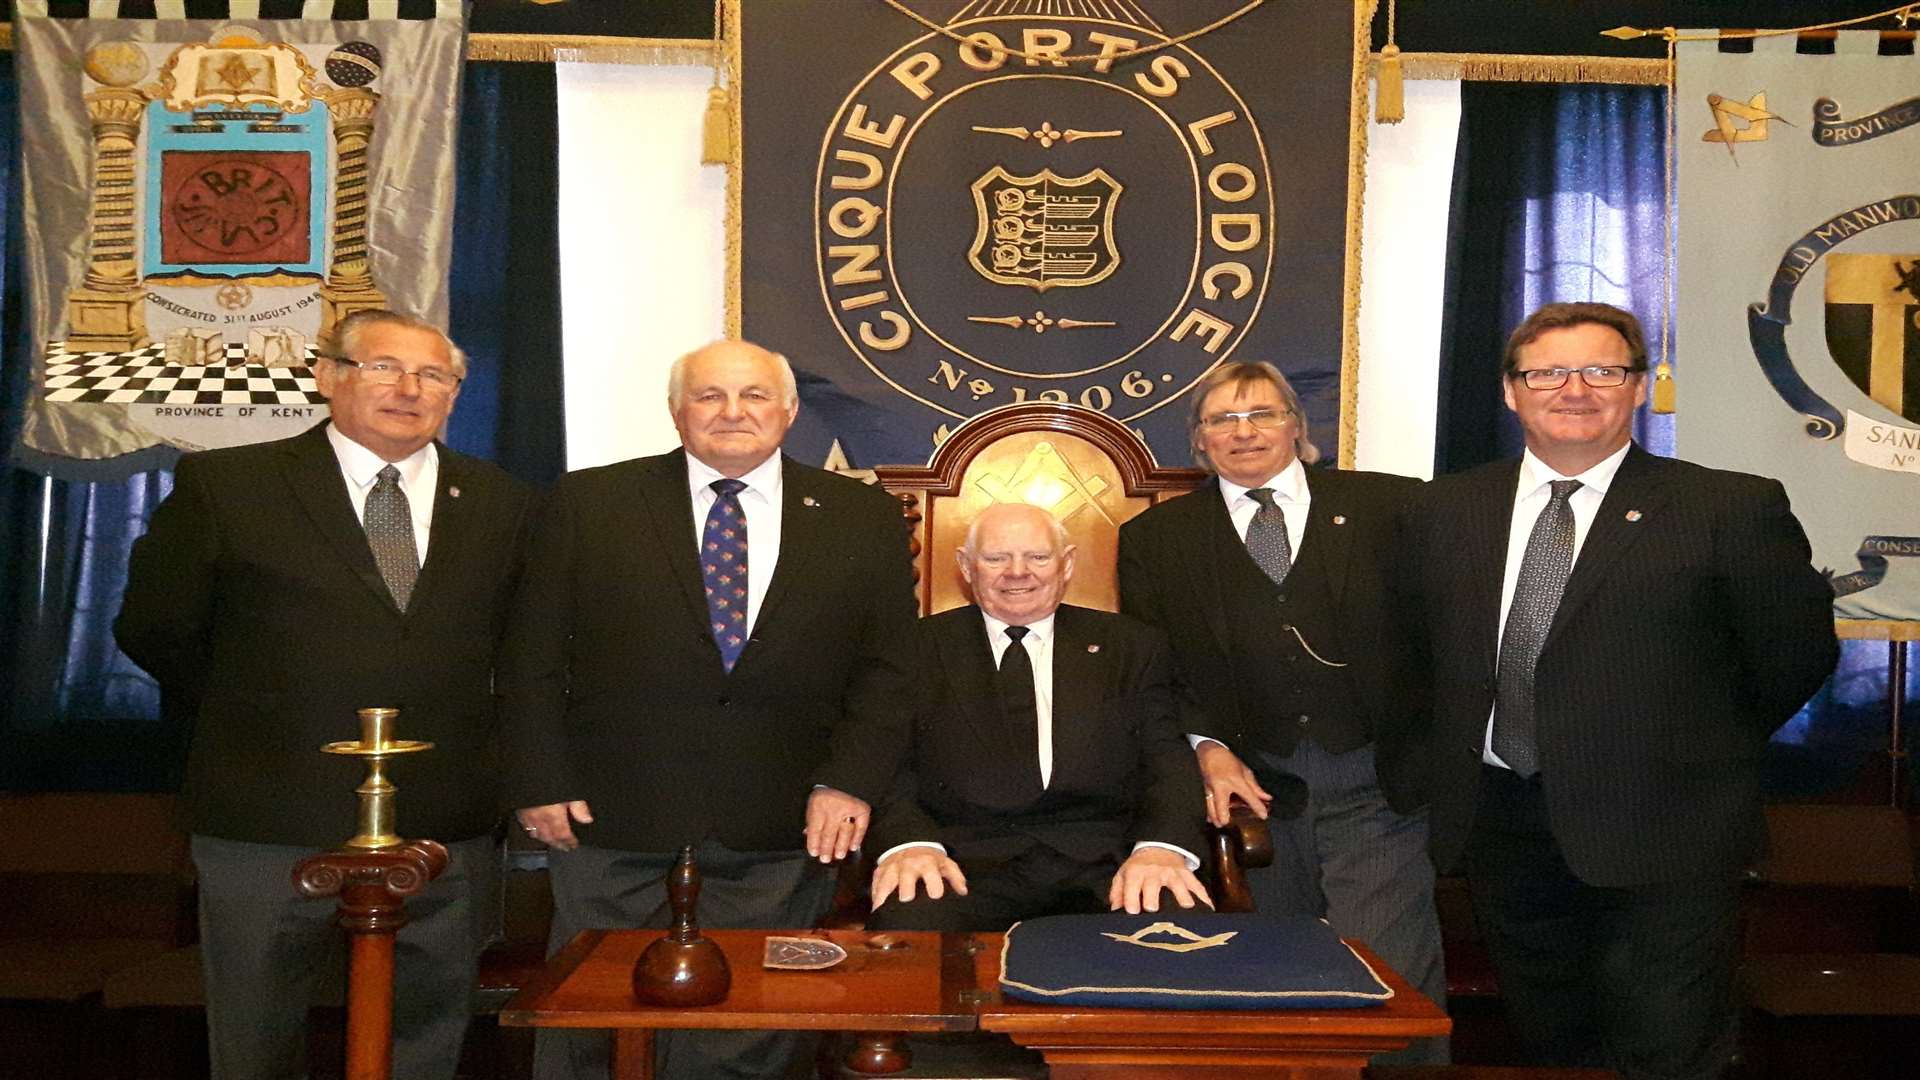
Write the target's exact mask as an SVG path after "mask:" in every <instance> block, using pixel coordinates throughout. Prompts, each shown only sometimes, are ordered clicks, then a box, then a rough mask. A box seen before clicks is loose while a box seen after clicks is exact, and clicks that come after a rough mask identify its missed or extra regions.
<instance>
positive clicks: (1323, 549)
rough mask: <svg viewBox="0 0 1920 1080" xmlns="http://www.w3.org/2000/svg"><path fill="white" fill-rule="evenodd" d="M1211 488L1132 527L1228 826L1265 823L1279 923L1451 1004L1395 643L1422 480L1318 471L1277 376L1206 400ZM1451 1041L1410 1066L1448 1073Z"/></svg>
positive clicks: (1202, 415) (1127, 560)
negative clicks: (1365, 957) (1309, 926)
mask: <svg viewBox="0 0 1920 1080" xmlns="http://www.w3.org/2000/svg"><path fill="white" fill-rule="evenodd" d="M1191 400H1192V402H1193V412H1192V419H1191V432H1192V439H1193V454H1194V460H1195V461H1196V462H1198V463H1199V464H1200V465H1201V466H1202V467H1204V468H1206V469H1207V470H1208V471H1209V472H1212V473H1213V474H1214V480H1213V482H1211V483H1209V484H1207V485H1205V486H1204V487H1202V488H1200V489H1199V490H1197V491H1194V492H1192V493H1190V494H1188V495H1184V496H1181V497H1180V498H1177V499H1171V500H1168V501H1166V502H1163V503H1160V504H1159V505H1157V506H1154V507H1152V508H1150V509H1148V510H1147V511H1146V512H1144V513H1142V514H1141V515H1140V516H1138V517H1136V518H1134V519H1133V520H1132V521H1130V522H1128V523H1127V524H1125V525H1123V526H1122V527H1121V529H1120V601H1121V610H1123V611H1126V612H1127V613H1129V614H1131V615H1135V616H1137V617H1139V618H1140V619H1142V620H1144V621H1146V622H1148V623H1151V624H1153V625H1155V626H1157V627H1159V628H1160V629H1161V630H1162V631H1164V632H1165V633H1166V635H1167V638H1168V639H1169V640H1170V641H1172V642H1173V650H1174V680H1175V685H1176V689H1177V692H1178V694H1179V697H1180V704H1181V707H1182V717H1181V720H1182V723H1183V725H1184V728H1185V730H1186V731H1187V732H1188V733H1189V734H1188V738H1189V739H1190V740H1191V741H1192V743H1193V745H1194V749H1195V754H1196V755H1197V756H1198V758H1199V765H1200V772H1201V774H1202V775H1203V776H1204V777H1205V778H1206V785H1207V807H1208V816H1209V818H1210V820H1212V821H1213V823H1214V824H1216V825H1224V824H1225V823H1226V822H1227V819H1228V814H1229V810H1230V807H1229V803H1230V802H1231V801H1232V800H1234V799H1239V800H1240V801H1242V802H1244V803H1246V804H1247V805H1248V806H1249V807H1251V808H1252V809H1253V812H1254V813H1255V814H1258V815H1259V816H1261V817H1263V818H1267V819H1268V822H1269V825H1270V826H1271V827H1272V831H1273V845H1274V861H1273V865H1272V866H1271V867H1268V868H1264V869H1257V870H1251V871H1249V872H1248V874H1247V878H1248V883H1249V885H1250V886H1251V887H1252V890H1253V894H1254V902H1255V904H1256V905H1258V906H1259V908H1260V909H1261V910H1262V911H1271V912H1275V913H1279V914H1304V915H1311V916H1316V917H1322V918H1325V919H1326V920H1327V921H1328V922H1329V923H1331V924H1332V926H1333V928H1334V929H1335V930H1336V931H1338V932H1339V933H1340V934H1341V936H1343V937H1353V938H1359V939H1361V940H1364V941H1365V942H1367V944H1368V945H1369V946H1370V947H1372V948H1373V950H1374V951H1375V952H1377V953H1379V954H1380V956H1381V958H1382V959H1384V960H1386V961H1387V963H1388V964H1390V965H1392V966H1393V968H1394V969H1395V970H1397V971H1399V972H1400V973H1401V974H1403V975H1405V976H1406V978H1407V981H1408V982H1411V983H1412V984H1413V985H1414V986H1415V987H1417V988H1419V990H1420V991H1421V992H1422V993H1424V994H1426V995H1428V996H1429V997H1431V998H1433V999H1434V1000H1435V1001H1436V1002H1440V1003H1442V1004H1444V998H1445V977H1444V973H1443V972H1442V970H1441V961H1440V927H1439V920H1438V917H1437V916H1436V914H1435V912H1434V905H1433V867H1432V865H1431V864H1430V862H1429V861H1428V859H1427V854H1426V844H1427V812H1426V809H1425V804H1426V795H1425V793H1424V791H1423V790H1422V784H1421V775H1422V769H1423V764H1424V763H1423V761H1422V760H1421V759H1422V756H1423V749H1422V748H1421V747H1420V745H1419V744H1418V741H1417V732H1418V730H1419V725H1418V717H1417V715H1416V709H1415V707H1414V703H1413V702H1412V701H1411V700H1410V695H1409V694H1408V692H1407V691H1408V684H1409V678H1410V673H1409V671H1408V666H1409V662H1410V657H1409V656H1408V655H1407V654H1406V651H1405V649H1404V648H1403V646H1402V643H1401V642H1400V640H1399V636H1398V634H1397V633H1396V630H1395V627H1396V624H1397V623H1398V621H1399V618H1400V616H1399V614H1398V612H1396V611H1395V606H1394V604H1393V602H1392V597H1393V595H1394V592H1395V590H1394V589H1393V587H1392V582H1393V578H1394V575H1395V574H1396V573H1397V571H1398V569H1399V562H1400V558H1399V552H1398V546H1397V545H1398V542H1397V536H1398V529H1399V527H1400V518H1401V514H1402V512H1403V509H1404V507H1405V506H1406V504H1407V502H1408V500H1409V499H1410V497H1411V496H1412V494H1413V492H1414V491H1416V490H1418V488H1419V487H1420V484H1419V481H1416V480H1412V479H1409V478H1407V477H1402V476H1390V475H1387V474H1384V473H1370V472H1354V471H1343V470H1335V469H1307V468H1305V467H1304V466H1305V465H1308V464H1311V463H1312V462H1314V461H1316V460H1318V458H1319V456H1320V455H1319V451H1318V450H1317V449H1316V448H1315V447H1314V445H1313V443H1312V441H1311V440H1310V439H1309V438H1308V436H1307V418H1306V416H1305V415H1303V414H1302V413H1301V411H1300V402H1299V399H1298V397H1297V396H1296V395H1295V394H1294V391H1293V387H1291V386H1289V385H1288V384H1287V380H1286V378H1285V377H1284V376H1282V375H1281V374H1280V372H1279V370H1278V369H1276V368H1275V367H1274V366H1273V365H1271V364H1266V363H1228V364H1222V365H1220V366H1219V367H1217V368H1215V369H1214V370H1213V371H1212V372H1210V373H1208V375H1207V376H1206V377H1205V378H1204V379H1202V380H1201V381H1200V383H1199V385H1197V386H1195V387H1194V389H1193V391H1192V394H1191ZM1446 1055H1447V1048H1446V1043H1445V1040H1440V1039H1435V1040H1425V1041H1424V1042H1422V1043H1416V1044H1415V1045H1414V1046H1413V1047H1412V1048H1410V1049H1409V1051H1407V1052H1405V1053H1404V1054H1403V1055H1399V1056H1397V1060H1404V1061H1410V1062H1411V1061H1444V1060H1445V1058H1446Z"/></svg>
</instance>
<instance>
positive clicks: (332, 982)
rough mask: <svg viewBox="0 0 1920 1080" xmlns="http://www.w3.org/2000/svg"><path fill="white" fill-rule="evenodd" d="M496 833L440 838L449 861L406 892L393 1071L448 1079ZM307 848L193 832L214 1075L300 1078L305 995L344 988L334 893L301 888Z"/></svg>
mask: <svg viewBox="0 0 1920 1080" xmlns="http://www.w3.org/2000/svg"><path fill="white" fill-rule="evenodd" d="M495 850H496V849H495V845H494V841H493V838H492V837H491V836H482V837H477V838H475V839H472V840H463V841H460V842H458V843H452V844H448V845H447V853H448V855H450V856H451V858H450V859H449V861H448V864H447V868H446V870H445V871H444V872H442V873H441V875H440V876H439V877H437V878H435V879H434V880H433V881H432V882H430V883H429V884H428V885H427V887H426V889H425V890H424V891H423V892H421V893H420V894H419V895H418V896H413V897H409V898H408V900H407V916H408V919H409V921H408V923H407V925H406V926H404V927H401V929H400V932H399V934H398V935H396V937H395V938H394V977H393V983H394V985H393V1075H394V1076H396V1077H405V1078H406V1080H452V1078H453V1075H454V1072H455V1069H456V1067H457V1066H458V1065H459V1062H460V1044H461V1041H462V1040H463V1039H464V1038H465V1036H466V1032H467V1018H468V1017H469V1016H470V1015H471V1014H472V1009H471V999H472V995H473V985H474V979H475V975H476V972H477V970H478V966H479V958H480V950H481V949H482V948H484V947H485V946H486V942H487V938H488V936H489V935H490V934H491V933H492V930H493V926H494V923H495V921H496V920H494V919H493V918H492V917H491V913H492V912H493V911H494V904H495V903H496V899H497V897H496V893H497V884H496V883H497V882H498V880H499V867H498V861H497V857H496V854H495ZM312 854H314V851H313V850H312V849H310V848H302V847H286V846H282V845H279V844H250V843H245V842H242V841H238V840H220V839H216V838H214V837H211V836H195V837H193V866H194V871H195V873H196V874H197V875H198V878H199V888H200V960H201V966H202V969H203V973H204V975H205V978H206V997H207V1046H208V1052H209V1056H210V1058H211V1061H212V1067H213V1068H212V1071H213V1077H214V1080H304V1078H305V1077H306V1076H307V1038H306V1032H307V1007H308V1005H309V1004H310V1003H313V1002H317V1001H328V1000H340V999H341V997H342V995H341V992H340V989H339V987H340V982H339V980H340V979H341V978H342V977H343V976H344V973H345V971H346V964H345V956H346V935H345V933H344V932H343V931H341V930H340V929H339V928H338V927H336V926H334V925H333V914H334V912H335V911H336V910H338V907H339V899H338V898H337V897H321V898H315V899H308V898H306V897H302V896H300V895H299V894H298V893H297V892H295V891H294V887H293V867H294V864H295V863H298V862H299V861H300V860H301V859H303V858H306V857H307V856H308V855H312Z"/></svg>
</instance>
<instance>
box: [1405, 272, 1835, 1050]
mask: <svg viewBox="0 0 1920 1080" xmlns="http://www.w3.org/2000/svg"><path fill="white" fill-rule="evenodd" d="M1502 367H1503V374H1504V382H1505V393H1506V401H1507V406H1508V407H1509V408H1511V409H1512V410H1513V411H1514V412H1515V413H1516V414H1517V415H1518V416H1519V419H1520V424H1521V427H1522V428H1523V429H1524V432H1525V435H1526V452H1525V455H1524V456H1523V457H1522V458H1521V459H1520V460H1509V461H1503V462H1497V463H1494V464H1492V465H1487V466H1483V467H1481V468H1478V469H1474V470H1471V471H1469V472H1466V473H1462V474H1459V475H1457V476H1451V477H1446V478H1444V479H1441V480H1436V481H1434V482H1433V484H1431V485H1430V486H1429V487H1428V488H1426V489H1425V491H1424V492H1423V493H1422V497H1421V498H1420V500H1419V503H1418V506H1417V508H1416V511H1415V513H1414V515H1413V518H1412V526H1411V544H1412V550H1411V555H1412V559H1413V561H1412V566H1413V570H1414V584H1415V586H1416V592H1417V593H1418V598H1417V617H1418V623H1419V626H1420V628H1421V630H1422V631H1423V636H1424V638H1425V642H1426V649H1427V651H1428V652H1429V653H1430V654H1431V691H1432V743H1433V753H1432V759H1433V787H1432V791H1433V793H1434V832H1433V850H1434V858H1435V860H1436V861H1437V862H1438V863H1439V864H1440V866H1441V868H1442V869H1451V868H1454V867H1456V866H1457V867H1460V868H1462V869H1464V871H1465V873H1466V875H1467V879H1468V884H1469V887H1470V891H1471V894H1472V896H1473V901H1474V907H1475V911H1476V914H1477V915H1478V918H1479V924H1480V928H1481V930H1482V932H1483V933H1484V934H1485V935H1486V938H1487V943H1488V947H1489V949H1490V951H1491V952H1492V955H1493V960H1494V963H1495V965H1496V967H1497V968H1498V971H1499V976H1500V990H1501V996H1502V998H1503V999H1504V1000H1505V1002H1506V1006H1507V1009H1508V1011H1509V1014H1510V1015H1511V1017H1512V1018H1513V1021H1514V1022H1513V1024H1512V1028H1513V1031H1514V1033H1515V1035H1516V1036H1517V1037H1518V1038H1519V1039H1520V1040H1521V1041H1522V1042H1523V1043H1524V1044H1525V1045H1526V1046H1527V1048H1528V1049H1529V1050H1530V1051H1531V1053H1532V1055H1533V1056H1534V1057H1535V1058H1536V1059H1537V1060H1538V1061H1539V1062H1540V1063H1541V1064H1548V1065H1567V1066H1573V1065H1602V1064H1604V1065H1606V1066H1608V1067H1611V1068H1614V1069H1617V1070H1619V1071H1621V1072H1623V1073H1625V1074H1626V1075H1627V1076H1629V1077H1656V1076H1657V1077H1663V1078H1665V1077H1711V1076H1717V1075H1719V1072H1720V1070H1721V1069H1722V1068H1723V1067H1724V1065H1725V1063H1726V1060H1727V1053H1728V1050H1729V1049H1730V1046H1729V1036H1730V1035H1731V1023H1730V1021H1731V1017H1730V1015H1729V1003H1730V1001H1731V998H1732V981H1731V980H1732V973H1733V966H1734V959H1735V956H1734V952H1735V945H1736V942H1735V935H1734V914H1735V905H1736V901H1737V898H1738V890H1739V877H1740V874H1741V871H1742V870H1743V868H1745V867H1746V866H1747V865H1748V864H1749V863H1751V862H1752V861H1753V860H1754V859H1755V858H1756V857H1758V856H1759V855H1760V853H1761V850H1762V847H1763V845H1764V843H1765V835H1764V831H1763V829H1764V825H1763V821H1762V817H1761V813H1760V797H1759V783H1760V775H1759V774H1760V758H1761V752H1762V750H1763V749H1764V747H1765V746H1766V743H1767V739H1768V736H1769V735H1771V734H1772V732H1773V731H1774V729H1776V728H1778V727H1779V726H1780V725H1781V724H1782V723H1784V722H1785V721H1786V720H1787V719H1788V718H1790V717H1791V716H1792V715H1793V714H1794V712H1795V711H1796V710H1797V709H1799V707H1800V706H1801V705H1802V704H1804V703H1805V701H1806V700H1807V698H1808V697H1809V696H1810V695H1812V694H1813V692H1814V691H1815V690H1817V689H1818V688H1819V686H1820V684H1821V682H1822V681H1823V680H1824V679H1825V678H1826V677H1827V675H1828V673H1829V672H1831V671H1832V669H1833V665H1834V662H1835V659H1836V658H1837V655H1838V652H1837V645H1836V642H1835V640H1834V630H1833V615H1832V610H1831V606H1832V600H1833V596H1832V592H1831V590H1830V589H1829V588H1828V586H1827V583H1826V581H1825V580H1824V578H1823V577H1822V576H1821V575H1820V573H1819V572H1818V571H1816V570H1815V569H1814V568H1813V567H1812V566H1811V565H1810V564H1809V562H1808V560H1809V558H1810V551H1809V548H1808V545H1807V539H1806V535H1805V533H1804V532H1802V531H1801V528H1800V524H1799V522H1797V521H1796V520H1794V517H1793V513H1792V511H1791V510H1790V509H1789V508H1788V505H1787V497H1786V493H1785V491H1784V490H1783V489H1782V488H1781V486H1780V484H1779V483H1778V482H1776V481H1773V480H1768V479H1763V478H1761V477H1757V476H1749V475H1746V474H1744V473H1733V472H1722V471H1719V470H1714V469H1706V468H1702V467H1700V466H1697V465H1691V464H1688V463H1686V462H1683V461H1677V460H1673V459H1670V458H1660V457H1655V456H1653V455H1651V454H1648V453H1647V452H1646V451H1644V450H1642V449H1640V448H1639V447H1638V446H1636V445H1634V443H1633V441H1632V438H1631V435H1632V429H1633V418H1634V413H1635V409H1636V407H1637V406H1638V405H1639V404H1640V402H1641V400H1642V398H1643V396H1644V390H1645V386H1644V383H1645V379H1646V375H1645V372H1646V367H1647V360H1646V345H1645V340H1644V337H1643V335H1642V334H1641V330H1640V324H1639V322H1638V321H1637V320H1636V319H1635V318H1634V317H1633V315H1632V314H1630V313H1628V312H1626V311H1622V310H1620V309H1618V308H1615V307H1611V306H1608V305H1605V304H1549V305H1547V306H1546V307H1543V308H1541V309H1540V310H1539V311H1537V312H1535V313H1534V314H1533V315H1531V316H1529V317H1528V318H1527V320H1526V321H1525V322H1523V323H1522V324H1521V325H1520V327H1519V328H1518V329H1516V330H1515V331H1514V333H1513V335H1512V337H1511V338H1510V340H1509V343H1508V346H1507V350H1506V355H1505V358H1504V360H1503V365H1502ZM1410 614H1415V613H1410Z"/></svg>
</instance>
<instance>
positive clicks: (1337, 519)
mask: <svg viewBox="0 0 1920 1080" xmlns="http://www.w3.org/2000/svg"><path fill="white" fill-rule="evenodd" d="M1333 523H1334V524H1335V525H1345V524H1346V523H1347V515H1345V514H1335V515H1333Z"/></svg>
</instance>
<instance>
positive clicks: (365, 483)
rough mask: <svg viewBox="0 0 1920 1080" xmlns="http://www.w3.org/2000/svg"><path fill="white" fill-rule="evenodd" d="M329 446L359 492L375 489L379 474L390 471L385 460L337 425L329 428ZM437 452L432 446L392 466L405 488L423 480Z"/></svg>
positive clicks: (419, 450) (331, 425)
mask: <svg viewBox="0 0 1920 1080" xmlns="http://www.w3.org/2000/svg"><path fill="white" fill-rule="evenodd" d="M327 442H329V443H331V444H333V456H334V457H335V458H336V459H338V460H339V462H340V470H341V471H342V472H344V473H345V474H346V476H347V479H348V480H351V481H353V486H354V487H356V488H367V487H372V486H373V481H374V478H375V477H377V476H378V475H379V474H380V470H381V469H384V468H386V467H387V464H388V463H387V460H386V459H385V458H383V457H381V456H380V455H379V454H376V453H374V452H373V451H371V450H369V449H367V448H366V447H364V446H361V445H360V444H359V443H357V442H354V441H353V440H352V439H350V438H348V437H347V435H346V434H345V433H344V432H342V431H341V430H340V428H339V427H338V426H336V425H334V424H328V425H327ZM434 452H435V451H434V446H433V444H432V443H428V444H427V445H425V446H423V447H421V448H420V449H418V450H415V451H414V452H413V453H411V454H408V455H407V456H406V457H403V458H401V459H400V460H399V461H396V462H393V466H394V467H395V468H397V469H399V470H400V486H401V487H402V488H412V487H413V486H414V484H415V482H416V481H418V480H419V479H420V470H422V469H424V468H426V467H427V458H428V455H430V454H433V453H434Z"/></svg>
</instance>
